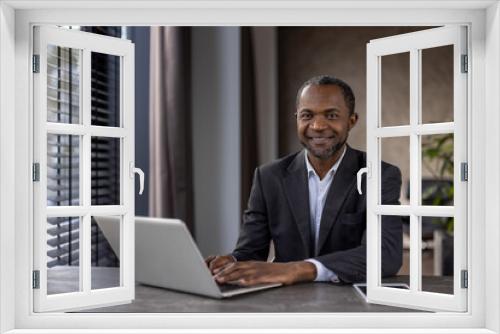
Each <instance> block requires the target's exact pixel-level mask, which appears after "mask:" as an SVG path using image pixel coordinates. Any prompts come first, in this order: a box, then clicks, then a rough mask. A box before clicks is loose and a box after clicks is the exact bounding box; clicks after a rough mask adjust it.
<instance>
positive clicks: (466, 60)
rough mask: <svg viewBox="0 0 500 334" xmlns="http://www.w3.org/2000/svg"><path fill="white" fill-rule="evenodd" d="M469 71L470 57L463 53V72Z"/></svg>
mask: <svg viewBox="0 0 500 334" xmlns="http://www.w3.org/2000/svg"><path fill="white" fill-rule="evenodd" d="M467 72H469V57H468V56H467V55H462V73H467Z"/></svg>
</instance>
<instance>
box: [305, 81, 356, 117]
mask: <svg viewBox="0 0 500 334" xmlns="http://www.w3.org/2000/svg"><path fill="white" fill-rule="evenodd" d="M310 85H320V86H321V85H333V86H337V87H339V88H340V89H341V90H342V95H344V101H345V104H346V105H347V108H349V115H352V114H353V113H354V106H355V104H356V100H355V98H354V93H353V92H352V89H351V87H350V86H349V85H348V84H347V83H345V82H344V81H342V80H340V79H338V78H335V77H333V76H331V75H318V76H316V77H313V78H311V79H309V80H307V81H306V82H304V83H303V84H302V86H300V88H299V91H298V92H297V98H296V100H295V107H296V108H298V106H299V101H300V95H301V94H302V91H303V90H304V89H305V88H306V87H307V86H310Z"/></svg>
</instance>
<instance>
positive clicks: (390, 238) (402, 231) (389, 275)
mask: <svg viewBox="0 0 500 334" xmlns="http://www.w3.org/2000/svg"><path fill="white" fill-rule="evenodd" d="M379 219H382V229H381V240H382V243H381V247H382V248H381V264H382V273H381V274H382V275H381V278H380V281H381V282H382V284H383V285H388V284H394V283H397V284H406V285H407V286H408V287H409V286H410V276H409V275H410V228H409V226H410V224H409V222H410V217H409V216H380V217H379ZM400 263H401V264H402V265H401V266H398V264H400Z"/></svg>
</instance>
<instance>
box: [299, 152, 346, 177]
mask: <svg viewBox="0 0 500 334" xmlns="http://www.w3.org/2000/svg"><path fill="white" fill-rule="evenodd" d="M345 149H346V144H344V145H343V146H342V147H341V148H340V150H337V152H335V154H334V155H332V156H331V157H330V158H328V159H320V158H318V157H315V156H314V155H312V154H311V153H310V152H308V151H307V158H308V159H309V163H310V164H311V166H312V167H313V168H314V171H315V172H316V174H318V176H319V179H320V180H323V178H324V177H325V175H326V173H328V171H329V170H330V169H332V167H333V165H335V163H336V162H337V161H338V160H339V159H340V157H341V156H342V153H344V150H345Z"/></svg>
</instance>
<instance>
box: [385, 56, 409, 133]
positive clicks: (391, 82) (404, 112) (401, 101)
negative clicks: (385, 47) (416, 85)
mask: <svg viewBox="0 0 500 334" xmlns="http://www.w3.org/2000/svg"><path fill="white" fill-rule="evenodd" d="M380 66H381V70H380V73H381V76H382V78H381V88H380V89H381V96H380V106H381V122H382V123H381V126H396V125H408V124H410V53H409V52H405V53H398V54H394V55H388V56H382V57H381V61H380Z"/></svg>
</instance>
